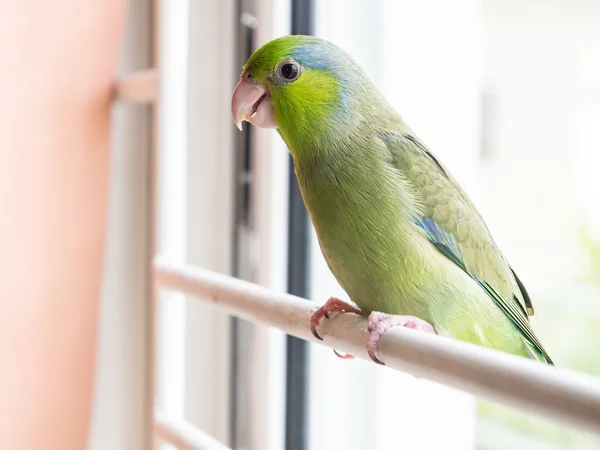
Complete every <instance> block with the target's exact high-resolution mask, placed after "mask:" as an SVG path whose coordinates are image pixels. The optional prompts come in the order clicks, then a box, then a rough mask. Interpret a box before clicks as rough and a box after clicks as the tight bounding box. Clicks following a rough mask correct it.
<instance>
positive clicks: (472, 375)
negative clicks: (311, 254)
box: [155, 261, 600, 435]
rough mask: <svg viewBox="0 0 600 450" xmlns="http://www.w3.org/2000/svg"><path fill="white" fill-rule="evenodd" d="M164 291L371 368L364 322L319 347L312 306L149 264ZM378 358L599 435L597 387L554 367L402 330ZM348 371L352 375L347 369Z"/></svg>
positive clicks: (334, 330) (385, 342) (341, 325)
mask: <svg viewBox="0 0 600 450" xmlns="http://www.w3.org/2000/svg"><path fill="white" fill-rule="evenodd" d="M155 281H156V282H157V283H158V284H159V286H162V287H164V288H169V289H173V290H177V291H179V292H183V293H185V294H187V295H190V296H194V297H197V298H198V299H201V300H205V301H209V302H212V303H213V304H215V305H217V306H218V307H219V308H221V309H222V310H223V311H226V312H227V313H229V314H231V315H233V316H236V317H240V318H243V319H246V320H249V321H252V322H256V323H260V324H264V325H268V326H272V327H275V328H279V329H280V330H283V331H285V332H286V333H288V334H291V335H293V336H296V337H299V338H301V339H305V340H307V341H313V342H318V343H320V344H322V345H325V346H327V347H331V348H334V349H337V350H339V351H342V352H346V353H350V354H352V355H354V356H356V357H359V358H362V359H366V360H370V359H369V356H368V355H367V352H366V350H365V342H366V339H367V330H366V319H364V318H363V317H359V316H356V315H355V314H339V315H337V316H336V317H334V318H332V319H331V320H325V321H324V324H323V328H322V329H321V334H322V335H323V336H324V338H325V340H324V341H323V342H321V341H318V340H316V339H315V338H314V336H313V335H312V333H311V331H310V328H309V325H308V319H309V316H310V315H311V313H312V312H313V311H314V310H315V309H316V305H315V303H313V302H308V301H306V300H304V299H301V298H298V297H295V296H292V295H288V294H282V293H279V292H275V291H272V290H270V289H267V288H265V287H262V286H258V285H255V284H252V283H248V282H245V281H242V280H239V279H236V278H232V277H228V276H225V275H221V274H217V273H214V272H211V271H207V270H204V269H201V268H197V267H193V266H185V265H169V264H165V263H162V262H160V261H157V262H156V263H155ZM379 348H380V352H379V357H380V358H381V359H382V361H384V362H385V363H386V365H387V366H388V367H390V368H393V369H397V370H400V371H402V372H407V373H411V374H413V375H415V376H417V377H421V378H426V379H428V380H432V381H435V382H438V383H441V384H445V385H447V386H451V387H454V388H457V389H460V390H463V391H466V392H470V393H472V394H475V395H478V396H481V397H485V398H488V399H491V400H496V401H498V402H500V403H504V404H506V405H510V406H514V407H517V408H520V409H524V410H527V411H530V412H533V413H536V414H539V415H540V416H545V417H547V418H551V419H554V420H557V421H560V422H563V423H565V424H569V425H572V426H573V427H576V428H580V429H584V430H588V431H590V432H592V433H595V434H598V435H600V380H599V379H596V378H594V377H591V376H588V375H585V374H580V373H576V372H573V371H570V370H566V369H562V368H559V367H553V366H547V365H545V364H542V363H538V362H536V361H532V360H528V359H525V358H520V357H517V356H513V355H509V354H505V353H502V352H498V351H494V350H490V349H487V348H483V347H479V346H476V345H471V344H467V343H464V342H460V341H457V340H454V339H448V338H444V337H441V336H435V335H430V334H426V333H421V332H418V331H414V330H409V329H404V328H393V329H391V330H389V331H388V332H387V333H386V334H385V335H384V336H383V337H382V339H381V341H380V347H379ZM349 370H351V368H349Z"/></svg>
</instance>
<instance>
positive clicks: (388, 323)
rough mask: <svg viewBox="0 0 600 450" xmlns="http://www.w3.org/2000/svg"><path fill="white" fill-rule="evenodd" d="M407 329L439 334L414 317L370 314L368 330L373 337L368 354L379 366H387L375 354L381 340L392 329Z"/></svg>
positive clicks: (369, 342)
mask: <svg viewBox="0 0 600 450" xmlns="http://www.w3.org/2000/svg"><path fill="white" fill-rule="evenodd" d="M394 327H406V328H412V329H413V330H419V331H424V332H425V333H433V334H437V332H436V331H435V328H433V326H432V325H431V324H430V323H429V322H425V321H424V320H421V319H419V318H417V317H414V316H392V315H390V314H385V313H382V312H377V311H373V312H372V313H371V314H369V321H368V329H369V332H370V333H371V335H370V336H369V339H368V340H367V353H368V354H369V356H370V357H371V359H372V360H373V361H375V362H376V363H377V364H381V365H383V366H385V364H384V362H383V361H381V360H380V359H379V358H378V357H377V356H376V355H375V353H376V352H377V344H378V343H379V339H381V336H383V335H384V333H385V332H386V331H387V330H389V329H390V328H394Z"/></svg>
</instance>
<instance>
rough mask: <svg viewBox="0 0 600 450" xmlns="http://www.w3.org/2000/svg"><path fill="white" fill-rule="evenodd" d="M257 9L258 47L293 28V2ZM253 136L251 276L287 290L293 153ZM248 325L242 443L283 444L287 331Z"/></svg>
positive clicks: (262, 2)
mask: <svg viewBox="0 0 600 450" xmlns="http://www.w3.org/2000/svg"><path fill="white" fill-rule="evenodd" d="M254 12H255V14H256V17H257V19H258V27H257V29H256V33H255V36H254V37H255V42H254V45H255V46H256V48H258V47H260V46H261V45H263V44H264V43H266V42H268V41H269V40H271V39H274V38H275V37H277V36H281V35H286V34H289V31H290V18H291V11H290V5H289V2H287V1H278V0H258V1H256V2H255V10H254ZM236 19H237V18H236ZM236 70H239V71H241V67H237V68H236ZM245 126H250V125H249V124H246V125H245ZM252 139H253V140H252V148H253V154H252V158H253V159H252V163H251V165H252V200H251V201H252V217H251V222H252V231H251V249H250V251H251V254H250V260H251V266H252V267H251V268H250V270H251V274H252V275H251V277H252V281H253V282H256V283H258V284H262V285H264V286H269V287H272V288H275V289H279V290H282V291H285V289H286V286H287V220H288V217H287V216H288V209H287V191H288V177H287V173H288V154H287V150H286V148H285V145H284V144H283V142H282V140H281V138H280V137H279V136H278V135H277V134H276V133H274V132H273V130H263V129H260V128H256V127H254V128H253V130H252ZM244 325H246V324H244ZM247 325H248V326H244V328H243V332H244V333H247V334H248V339H249V342H250V344H249V348H250V351H251V353H252V354H251V355H250V358H249V361H251V364H250V366H249V368H250V370H249V373H248V377H247V380H246V383H247V387H246V390H245V393H246V394H247V397H248V398H247V399H242V401H246V402H247V403H246V405H245V406H246V411H247V418H246V419H247V429H245V430H244V431H245V436H244V437H245V439H246V441H245V442H243V444H244V445H243V447H240V448H246V449H249V450H279V449H282V448H284V441H285V367H286V366H285V361H286V360H285V357H286V353H285V334H284V333H282V332H281V331H278V330H275V329H268V328H265V327H261V326H257V325H252V324H247Z"/></svg>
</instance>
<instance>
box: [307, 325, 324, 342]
mask: <svg viewBox="0 0 600 450" xmlns="http://www.w3.org/2000/svg"><path fill="white" fill-rule="evenodd" d="M310 331H312V334H313V336H314V337H316V338H317V339H318V340H320V341H322V340H323V338H322V337H321V336H320V335H319V333H318V332H317V329H316V328H315V327H314V326H313V325H312V324H311V325H310Z"/></svg>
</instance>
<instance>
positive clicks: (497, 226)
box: [90, 0, 600, 450]
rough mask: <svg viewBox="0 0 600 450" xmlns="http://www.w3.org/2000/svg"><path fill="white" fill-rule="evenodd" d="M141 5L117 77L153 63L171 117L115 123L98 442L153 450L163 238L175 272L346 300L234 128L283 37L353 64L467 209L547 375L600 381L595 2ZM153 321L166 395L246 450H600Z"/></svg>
mask: <svg viewBox="0 0 600 450" xmlns="http://www.w3.org/2000/svg"><path fill="white" fill-rule="evenodd" d="M129 3H130V4H129V17H128V20H127V23H126V39H125V42H124V46H123V52H122V55H121V71H122V73H129V72H132V71H134V70H139V69H144V68H148V67H152V66H153V65H158V66H159V67H160V70H161V88H160V90H161V92H160V102H159V103H160V108H159V110H158V112H157V113H154V114H153V112H152V111H151V109H150V108H149V107H147V106H131V105H117V106H116V107H115V111H114V136H113V144H114V145H113V147H114V155H113V182H112V186H111V198H112V200H111V219H110V223H109V230H110V233H109V234H110V235H109V243H108V248H107V252H108V256H107V263H106V277H105V289H104V290H105V293H104V302H103V309H102V317H103V318H102V320H103V322H102V330H101V336H100V345H101V348H100V354H99V357H98V358H99V364H98V381H97V389H96V406H95V414H94V422H93V427H92V437H91V441H90V447H91V448H94V449H108V448H110V449H121V448H122V449H125V448H127V449H134V448H143V445H144V444H143V438H142V436H143V431H144V426H145V423H146V418H147V406H148V404H149V402H150V401H151V400H152V397H150V398H148V395H147V382H148V381H147V378H144V374H145V368H146V367H147V365H148V364H149V363H148V361H149V356H148V339H149V336H148V328H147V321H146V320H145V318H146V317H147V313H148V301H147V299H148V297H149V295H150V292H149V289H148V286H149V281H148V280H149V278H148V277H149V272H148V270H147V261H148V258H149V257H150V254H151V251H152V246H151V242H152V239H151V237H152V236H155V239H156V245H157V250H158V252H159V253H160V254H161V255H164V256H165V257H167V258H169V259H171V260H176V261H186V262H188V263H191V264H195V265H200V266H203V267H207V268H209V269H212V270H216V271H220V272H223V273H227V274H231V275H235V276H238V277H241V278H244V279H247V280H250V281H253V282H256V283H260V284H263V285H267V286H270V287H272V288H275V289H278V290H285V291H289V292H292V293H294V294H297V295H301V296H304V297H308V298H311V299H314V300H315V301H316V302H319V303H324V302H325V300H326V299H327V298H329V297H330V296H334V295H335V296H339V297H341V298H347V296H346V295H345V293H344V292H343V291H342V290H341V288H340V287H339V286H338V285H337V283H336V281H335V280H334V279H333V277H332V275H331V274H330V273H329V271H328V269H327V267H326V264H325V262H324V260H323V258H322V256H321V254H320V251H319V248H318V244H317V243H316V239H315V236H314V233H313V230H312V228H311V226H310V223H309V221H308V219H307V216H306V213H305V211H304V209H303V205H302V203H301V199H300V197H299V193H298V190H297V186H296V182H295V179H294V178H293V176H292V175H291V173H292V172H291V168H290V159H289V156H288V154H287V151H286V149H285V146H284V144H283V142H282V141H281V140H280V138H279V137H278V135H277V134H276V133H275V132H273V131H269V130H259V129H256V128H252V127H249V126H245V128H244V131H243V132H242V133H240V132H238V131H237V129H236V128H235V126H234V124H233V121H232V120H231V116H230V111H229V105H230V98H231V93H232V90H233V87H234V86H235V84H236V82H237V79H238V77H239V74H240V72H241V67H242V65H243V63H244V62H245V60H246V59H247V58H248V56H249V55H250V54H251V53H252V51H253V50H254V49H256V48H258V47H259V46H260V45H262V44H263V43H265V42H267V41H268V40H270V39H272V38H274V37H277V36H281V35H285V34H290V33H299V34H315V35H317V36H320V37H324V38H326V39H329V40H331V41H333V42H334V43H336V44H337V45H339V46H341V47H342V48H344V49H345V50H347V51H348V52H349V53H350V54H351V55H352V56H354V57H355V58H356V59H357V60H358V61H359V63H360V64H361V65H362V66H363V67H364V68H365V70H366V71H367V73H368V74H369V75H370V76H371V77H372V79H373V80H374V81H375V83H376V84H377V85H378V87H379V88H380V89H381V91H382V92H383V93H384V94H385V96H386V97H387V98H388V99H389V100H390V102H391V103H392V104H393V105H394V106H395V107H396V108H397V109H398V111H399V112H400V113H401V114H402V116H403V117H404V119H405V120H406V121H407V123H408V124H409V125H410V126H411V127H412V128H413V129H414V130H415V132H416V133H417V135H419V136H420V137H421V138H422V139H423V140H424V141H425V142H426V143H427V144H428V145H429V146H430V147H431V148H432V150H433V151H434V152H435V153H436V154H437V156H439V157H440V158H441V159H442V160H443V161H444V162H445V163H446V165H447V166H448V167H449V169H450V170H451V171H452V172H453V174H454V175H455V176H456V178H457V179H458V180H459V182H460V183H461V184H462V185H463V187H464V188H465V189H466V190H467V192H468V193H469V194H470V195H471V196H472V198H473V199H474V201H475V203H476V205H477V206H478V207H479V209H480V211H481V213H482V215H483V217H484V218H485V220H486V221H487V223H488V225H489V227H490V229H491V231H492V233H493V235H494V236H495V238H496V240H497V242H498V243H499V245H500V247H501V248H502V249H503V251H504V253H505V254H506V256H507V258H508V259H509V260H510V262H511V264H512V265H513V267H514V268H515V270H516V271H517V272H518V273H519V275H520V278H521V279H522V280H523V282H524V283H525V285H526V286H527V289H528V291H529V293H530V294H531V297H532V299H533V301H534V304H535V306H536V315H535V317H534V318H533V319H532V322H533V326H534V329H535V330H536V331H537V333H538V334H539V336H540V338H541V340H542V342H544V343H545V345H546V347H547V349H548V351H549V352H550V354H551V355H552V357H553V358H554V360H555V362H556V363H557V364H558V365H561V366H564V367H568V368H571V369H574V370H578V371H582V372H587V373H590V374H594V375H600V352H598V351H597V350H596V347H595V346H596V344H597V343H598V342H599V341H600V301H599V299H600V208H599V202H598V198H599V197H600V177H598V176H597V173H596V172H597V167H598V166H599V165H600V134H599V133H598V130H599V126H600V125H599V124H600V2H598V1H596V0H571V1H567V0H519V1H517V0H459V1H454V2H447V1H444V0H422V1H418V2H417V1H415V0H412V1H409V0H371V1H369V2H364V1H358V0H343V1H342V0H310V1H300V0H181V1H179V2H169V1H157V2H151V1H148V0H131V1H130V2H129ZM153 130H155V131H156V132H157V133H156V134H155V133H154V132H153ZM153 143H154V144H155V146H154V147H155V148H156V150H157V151H156V157H155V158H154V162H155V165H154V169H152V167H153V165H152V164H151V160H152V158H151V152H149V149H150V148H151V147H152V145H153ZM152 179H154V181H156V191H155V192H156V194H157V196H156V205H155V206H156V216H155V219H156V227H154V226H153V225H152V224H151V220H149V218H150V217H151V211H152V205H151V203H150V197H149V195H150V194H149V193H150V192H151V186H150V180H152ZM158 311H159V324H158V325H159V326H158V340H157V343H158V355H157V358H156V360H155V361H154V362H155V365H154V368H155V373H156V389H157V390H156V393H155V398H154V400H155V401H156V402H157V404H158V405H159V406H160V407H161V408H162V409H164V410H165V411H167V412H169V413H171V414H173V415H176V416H180V417H185V418H186V419H188V420H190V421H191V422H193V423H194V424H196V425H197V426H199V427H200V428H201V429H203V430H205V431H207V432H209V433H210V434H212V435H213V436H215V437H217V438H218V439H220V440H221V441H222V442H224V443H226V444H227V445H229V446H231V447H232V448H235V449H257V450H278V449H284V448H285V449H286V450H287V449H289V450H308V449H311V450H312V449H315V450H321V449H322V450H336V449H340V450H341V449H344V450H354V449H356V450H358V449H367V448H368V449H387V448H422V449H437V448H445V449H457V450H459V449H460V450H462V449H465V450H470V449H485V450H495V449H506V448H515V449H521V448H527V449H532V450H538V449H539V450H542V449H543V450H553V449H600V440H599V439H596V438H593V437H591V436H590V435H587V434H584V433H580V432H575V431H573V430H570V429H568V428H566V427H562V426H558V425H555V424H553V423H550V422H546V421H544V420H541V419H538V418H536V417H533V416H531V415H529V414H524V413H519V412H516V411H514V410H512V409H508V408H504V407H500V406H498V405H496V404H491V403H488V402H484V401H482V400H479V399H476V398H473V397H471V396H469V395H466V394H463V393H460V392H457V391H454V390H451V389H448V388H444V387H442V386H439V385H435V384H433V383H429V382H427V381H424V380H418V379H415V378H412V377H410V376H407V375H404V374H401V373H397V372H394V371H391V370H388V369H385V368H381V367H375V366H374V365H373V364H370V363H365V362H362V361H342V360H339V359H338V358H336V357H335V355H333V353H332V352H331V351H329V350H327V349H324V348H321V347H319V346H316V345H308V344H307V343H305V342H301V341H298V340H296V339H292V338H289V337H287V336H285V335H283V334H281V333H280V332H278V331H275V330H268V329H264V328H261V327H258V326H254V325H250V324H248V323H245V322H242V321H239V320H234V319H231V318H229V317H227V316H224V315H222V314H221V313H219V312H218V311H216V310H214V309H213V308H212V307H211V306H210V305H206V304H203V303H199V302H197V301H194V300H190V299H186V298H184V297H181V296H179V295H177V294H166V293H161V294H160V302H159V305H158ZM143 380H146V381H143Z"/></svg>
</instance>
